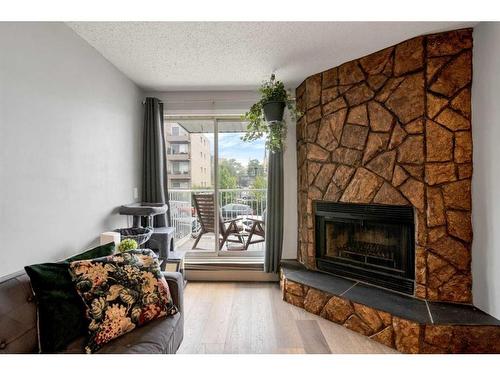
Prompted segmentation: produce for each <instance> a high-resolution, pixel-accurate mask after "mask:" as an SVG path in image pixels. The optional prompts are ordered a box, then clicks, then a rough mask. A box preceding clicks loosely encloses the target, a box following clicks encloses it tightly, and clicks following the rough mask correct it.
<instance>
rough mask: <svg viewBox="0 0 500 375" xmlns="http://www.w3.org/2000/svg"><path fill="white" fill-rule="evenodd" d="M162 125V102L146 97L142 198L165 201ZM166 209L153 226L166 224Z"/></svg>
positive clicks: (146, 200) (164, 158)
mask: <svg viewBox="0 0 500 375" xmlns="http://www.w3.org/2000/svg"><path fill="white" fill-rule="evenodd" d="M163 133H164V126H163V103H162V102H160V100H159V99H157V98H146V102H145V104H144V133H143V151H142V153H143V164H142V201H143V202H146V203H166V204H168V188H167V163H166V152H165V138H164V134H163ZM169 213H170V210H168V211H167V214H166V215H157V216H155V218H154V226H155V227H156V228H157V227H164V226H170V215H169Z"/></svg>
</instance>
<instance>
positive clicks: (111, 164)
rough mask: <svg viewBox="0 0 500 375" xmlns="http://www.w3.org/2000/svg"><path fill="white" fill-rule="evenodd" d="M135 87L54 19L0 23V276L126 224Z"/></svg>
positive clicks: (137, 141) (138, 109)
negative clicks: (122, 210) (122, 211)
mask: <svg viewBox="0 0 500 375" xmlns="http://www.w3.org/2000/svg"><path fill="white" fill-rule="evenodd" d="M142 99H143V93H142V92H141V90H140V89H139V88H138V87H137V86H136V85H135V84H133V83H132V82H131V81H130V80H129V79H127V78H126V77H125V76H124V75H123V74H122V73H121V72H120V71H118V70H117V69H116V68H115V67H114V66H113V65H111V64H110V63H109V62H108V61H107V60H105V59H104V58H103V57H102V56H101V55H100V54H99V53H98V52H97V51H96V50H94V49H93V48H92V47H91V46H90V45H88V44H87V43H86V42H85V41H84V40H83V39H81V38H80V37H79V36H77V35H76V34H75V33H74V32H73V31H72V30H71V29H70V28H69V27H67V26H66V25H65V24H63V23H0V276H1V275H6V274H9V273H12V272H16V271H18V270H20V269H21V268H22V267H23V266H25V265H27V264H32V263H37V262H46V261H55V260H58V259H61V258H63V257H66V256H69V255H71V254H74V253H76V252H78V251H81V250H83V249H85V248H87V247H89V246H91V245H94V244H96V243H97V238H98V235H99V233H100V232H102V231H104V230H109V229H113V228H116V227H120V226H123V225H125V223H126V221H125V220H124V218H123V217H120V216H118V215H117V214H116V213H115V212H114V210H115V208H116V207H117V206H119V205H121V204H123V203H127V202H131V201H133V188H134V187H136V186H137V187H139V188H140V185H139V180H140V166H141V157H140V156H141V133H142V131H141V128H142V126H141V123H142V112H143V109H142V104H141V102H142Z"/></svg>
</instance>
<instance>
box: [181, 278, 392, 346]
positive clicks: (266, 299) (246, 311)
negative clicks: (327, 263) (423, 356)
mask: <svg viewBox="0 0 500 375" xmlns="http://www.w3.org/2000/svg"><path fill="white" fill-rule="evenodd" d="M184 300H185V323H184V326H185V328H184V341H183V343H182V345H181V347H180V348H179V351H178V353H179V354H190V353H193V354H194V353H207V354H223V353H239V354H256V353H267V354H273V353H302V354H303V353H370V354H372V353H397V352H395V351H394V350H392V349H390V348H388V347H386V346H385V345H382V344H379V343H377V342H374V341H372V340H370V339H368V338H366V337H364V336H362V335H360V334H357V333H355V332H352V331H350V330H348V329H346V328H344V327H342V326H339V325H337V324H335V323H332V322H329V321H327V320H325V319H323V318H321V317H319V316H316V315H313V314H311V313H308V312H307V311H305V310H303V309H301V308H298V307H295V306H293V305H290V304H288V303H286V302H284V301H283V300H282V299H281V292H280V289H279V284H278V283H263V282H260V283H259V282H189V283H188V284H187V286H186V290H185V298H184Z"/></svg>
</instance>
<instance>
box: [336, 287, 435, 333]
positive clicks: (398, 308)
mask: <svg viewBox="0 0 500 375" xmlns="http://www.w3.org/2000/svg"><path fill="white" fill-rule="evenodd" d="M342 297H344V298H346V299H348V300H350V301H352V302H356V303H361V304H363V305H366V306H368V307H373V308H375V309H377V310H382V311H385V312H388V313H390V314H391V315H394V316H398V317H400V318H403V319H408V320H411V321H414V322H418V323H431V317H430V315H429V311H428V310H427V306H426V305H425V301H422V300H419V299H416V298H412V297H407V296H404V295H402V294H399V293H395V292H391V291H388V290H384V289H380V288H377V287H374V286H371V285H366V284H363V283H358V284H356V285H355V286H354V287H353V288H351V289H350V290H348V291H347V292H346V293H345V294H344V295H343V296H342Z"/></svg>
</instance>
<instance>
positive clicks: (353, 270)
mask: <svg viewBox="0 0 500 375" xmlns="http://www.w3.org/2000/svg"><path fill="white" fill-rule="evenodd" d="M315 215H316V217H315V218H316V265H317V267H318V269H319V270H322V271H324V272H328V273H332V274H336V275H339V276H345V277H349V278H353V279H356V280H360V281H364V282H368V283H370V284H374V285H379V286H382V287H384V288H388V289H392V290H395V291H399V292H402V293H406V294H410V295H412V294H413V289H414V281H415V244H414V243H415V238H414V237H415V235H414V233H415V229H414V219H413V208H412V207H407V206H389V205H372V204H353V203H333V202H316V203H315Z"/></svg>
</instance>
